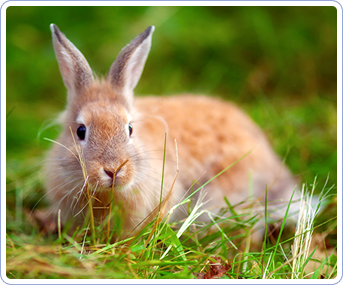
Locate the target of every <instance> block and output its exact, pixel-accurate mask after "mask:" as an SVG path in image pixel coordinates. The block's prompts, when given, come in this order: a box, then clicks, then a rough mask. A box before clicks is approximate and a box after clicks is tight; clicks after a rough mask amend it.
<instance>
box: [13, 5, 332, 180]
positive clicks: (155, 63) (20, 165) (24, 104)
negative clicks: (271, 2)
mask: <svg viewBox="0 0 345 286" xmlns="http://www.w3.org/2000/svg"><path fill="white" fill-rule="evenodd" d="M336 14H337V11H336V9H335V8H334V7H9V8H7V11H6V17H7V19H6V61H7V63H6V68H7V70H6V84H7V94H6V101H7V106H6V110H7V122H6V126H7V133H6V142H7V150H6V152H7V173H8V176H9V177H10V178H9V177H8V182H11V181H13V180H14V179H13V178H18V177H20V176H23V174H27V172H29V173H30V171H28V170H31V168H32V166H33V165H35V166H39V162H40V160H42V159H43V158H44V153H45V151H46V150H48V149H49V145H50V143H49V142H47V141H45V140H44V139H43V138H44V137H48V138H52V139H55V138H56V136H57V134H58V132H59V128H57V127H55V126H54V127H50V128H45V127H46V126H47V125H49V123H50V122H51V121H52V120H53V119H54V118H55V117H56V116H57V114H58V113H59V112H60V111H62V110H63V109H64V105H65V97H66V89H65V87H64V85H63V82H62V79H61V76H60V73H59V70H58V66H57V62H56V60H55V55H54V51H53V47H52V43H51V35H50V29H49V25H50V23H55V24H57V25H58V27H59V28H60V30H61V31H62V32H63V33H65V35H66V36H67V37H68V38H69V39H70V40H71V41H72V42H73V43H74V44H75V45H76V46H77V47H78V48H79V49H80V51H81V52H82V53H83V54H84V55H85V57H86V59H87V60H88V62H89V63H90V65H91V67H92V68H93V69H94V71H95V72H96V73H97V74H99V75H102V74H106V73H107V71H108V69H109V67H110V65H111V63H112V62H113V60H114V59H115V57H116V55H117V54H118V52H119V51H120V50H121V48H122V47H123V46H124V45H125V44H127V43H128V42H129V41H130V40H131V39H133V38H134V37H135V36H136V35H138V34H139V33H140V32H142V31H143V30H144V29H145V28H146V27H147V26H149V25H155V26H156V30H155V32H154V34H153V43H152V48H151V52H150V55H149V57H148V61H147V64H146V66H145V69H144V73H143V75H142V78H141V80H140V81H139V84H138V86H137V88H136V90H135V92H136V94H140V95H145V94H155V95H162V94H166V95H170V94H175V93H184V92H189V93H201V94H208V95H211V96H218V97H222V98H225V99H227V100H231V101H234V102H236V103H237V104H238V105H239V106H240V107H241V108H242V109H243V110H245V111H246V112H247V113H249V114H250V115H251V117H252V118H253V119H254V120H255V121H256V122H257V123H258V124H259V125H260V126H261V127H262V128H263V129H264V131H265V132H266V134H267V136H268V137H269V139H270V141H271V142H272V145H273V146H274V149H275V150H276V151H277V153H279V155H280V156H281V157H285V156H286V162H287V164H288V165H289V167H290V168H291V169H292V171H293V172H294V174H295V175H296V176H297V177H298V178H299V179H300V181H301V182H305V181H307V182H308V183H312V181H313V178H314V176H315V175H318V177H319V180H320V182H321V183H320V184H321V185H322V184H323V183H324V181H325V180H326V178H327V176H328V175H329V176H330V184H336V163H337V153H336V146H337V142H336V135H337V122H336V119H337V118H336V102H337V100H336V91H337V86H336V84H337V78H336V76H337V73H336V72H337V71H336V67H337V58H336V51H337V50H336V45H337V29H336V20H337V18H336V17H337V15H336Z"/></svg>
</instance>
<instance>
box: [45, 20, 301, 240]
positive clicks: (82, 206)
mask: <svg viewBox="0 0 345 286" xmlns="http://www.w3.org/2000/svg"><path fill="white" fill-rule="evenodd" d="M50 28H51V32H52V39H53V46H54V50H55V54H56V58H57V61H58V65H59V69H60V72H61V76H62V79H63V82H64V84H65V86H66V88H67V91H68V95H67V106H66V110H65V111H63V112H62V114H61V115H60V117H59V122H60V124H61V125H62V126H63V131H62V133H61V134H60V136H59V137H58V139H57V140H56V144H54V145H53V147H52V149H51V150H50V152H49V156H48V159H47V163H46V165H45V172H46V179H47V180H46V190H47V191H46V196H47V197H48V198H49V200H50V202H51V204H52V211H51V213H52V214H53V215H54V216H55V218H56V215H57V212H58V210H61V221H62V223H63V224H64V223H66V222H68V221H69V220H72V219H73V220H76V221H79V222H81V221H83V219H84V216H85V213H86V211H87V210H88V207H87V198H86V195H85V192H86V190H85V185H86V183H87V184H88V185H89V191H90V193H91V195H92V197H93V207H94V210H93V215H94V219H95V220H96V221H97V220H101V218H102V215H104V211H102V208H103V209H104V207H105V206H107V205H109V203H110V200H111V197H112V196H114V198H115V200H116V202H121V203H122V204H123V206H124V208H123V214H122V216H123V221H124V227H123V234H121V235H124V234H127V235H128V233H130V232H131V231H132V230H133V229H135V227H136V226H137V225H138V224H139V223H140V222H141V221H142V220H143V219H144V218H145V217H147V216H148V215H149V214H150V213H151V212H152V211H153V210H154V209H155V208H156V207H157V206H158V205H159V202H160V195H161V183H162V167H163V155H164V138H165V134H167V141H166V152H165V155H166V163H165V173H164V183H163V194H162V197H163V198H164V197H165V196H166V195H167V192H168V191H169V189H170V187H171V186H172V185H173V190H172V194H171V196H170V197H169V205H170V206H173V205H176V204H177V203H178V202H179V201H181V199H182V198H183V197H186V195H188V194H190V193H191V191H190V189H191V186H192V185H193V183H195V182H197V183H198V184H199V185H201V184H204V183H205V182H207V181H208V180H209V179H210V178H212V177H214V176H215V175H216V174H218V173H219V172H221V171H222V170H224V169H225V168H226V167H228V166H229V165H230V164H232V163H234V162H236V161H237V160H239V159H240V158H241V157H243V156H244V158H242V159H241V160H239V161H238V162H237V163H236V164H234V165H233V166H232V167H231V168H230V169H229V170H227V171H226V172H224V173H223V174H222V175H220V176H219V177H217V178H216V179H214V180H212V181H211V182H210V183H209V184H207V185H206V186H204V190H205V196H206V197H205V199H204V200H205V202H207V203H206V204H205V206H204V207H205V208H207V209H208V210H210V211H211V212H214V213H216V212H217V210H219V209H220V208H222V207H225V206H226V203H225V201H224V197H226V198H227V199H228V200H229V202H230V203H231V204H232V205H235V204H237V203H240V202H241V201H243V200H245V199H246V198H247V197H248V196H249V189H250V188H251V186H250V185H252V190H253V193H254V197H255V198H259V199H260V198H261V199H262V198H263V197H264V195H265V190H266V188H267V187H268V194H267V196H268V201H277V200H278V201H279V200H280V201H282V202H284V203H285V204H287V202H289V200H290V197H291V195H292V193H293V191H294V189H295V186H296V180H295V178H294V177H293V175H292V173H291V172H290V171H289V169H288V168H287V167H286V166H285V165H284V164H283V162H282V160H281V159H280V158H279V157H278V156H277V155H276V154H275V152H274V151H273V149H272V147H271V145H270V143H269V141H268V139H267V138H266V136H265V134H264V133H263V132H262V131H261V130H260V128H259V127H258V126H257V125H256V124H255V123H254V122H253V121H252V120H251V119H250V117H249V116H248V115H246V114H245V113H244V112H243V111H241V109H240V108H239V107H237V106H236V105H235V104H233V103H230V102H227V101H224V100H221V99H217V98H213V97H209V96H204V95H194V94H182V95H176V96H159V97H158V96H144V97H134V95H133V89H134V88H135V86H136V85H137V83H138V81H139V78H140V76H141V74H142V71H143V68H144V65H145V62H146V59H147V57H148V53H149V51H150V47H151V38H152V33H153V31H154V29H155V28H154V26H150V27H148V28H147V29H146V30H145V31H144V32H143V33H141V34H139V35H138V36H137V37H136V38H134V39H133V40H132V41H131V42H130V43H129V44H128V45H126V46H125V47H124V48H123V49H122V50H121V52H120V53H119V55H118V56H117V58H116V59H115V61H114V62H113V64H112V65H111V67H110V70H109V72H108V75H107V77H106V78H96V77H95V76H94V74H93V72H92V70H91V68H90V66H89V64H88V62H87V61H86V59H85V58H84V56H83V55H82V54H81V52H80V51H79V50H78V49H77V48H76V47H75V46H74V45H73V44H72V43H71V42H70V41H69V40H68V39H67V38H66V36H65V35H64V34H63V33H62V32H60V30H59V29H58V27H57V26H56V25H55V24H51V26H50ZM175 140H176V142H177V146H178V147H177V150H178V151H177V153H178V167H179V174H178V176H177V179H176V182H175V183H173V181H174V177H175V174H176V160H177V158H176V148H175ZM248 152H249V154H248ZM245 154H247V155H245ZM79 156H81V157H79ZM83 164H84V165H83ZM82 165H83V167H82ZM250 178H251V179H250ZM194 189H195V188H194ZM112 191H113V193H111V192H112ZM285 207H286V206H285ZM180 209H181V210H176V211H175V212H174V213H173V214H172V217H171V218H170V219H171V220H178V219H180V218H183V217H184V216H185V215H186V211H185V209H183V207H181V208H180Z"/></svg>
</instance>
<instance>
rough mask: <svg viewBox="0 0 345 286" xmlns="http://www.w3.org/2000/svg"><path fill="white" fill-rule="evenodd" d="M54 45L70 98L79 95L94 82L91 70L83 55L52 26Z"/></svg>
mask: <svg viewBox="0 0 345 286" xmlns="http://www.w3.org/2000/svg"><path fill="white" fill-rule="evenodd" d="M50 30H51V32H52V37H53V45H54V50H55V54H56V58H57V61H58V63H59V68H60V72H61V75H62V79H63V81H64V83H65V86H66V87H67V89H68V91H69V92H68V94H69V95H68V96H69V97H70V96H72V94H73V95H77V94H79V93H80V92H82V90H83V89H84V88H85V87H86V86H88V85H89V84H90V83H91V82H92V81H93V75H92V71H91V68H90V66H89V64H88V62H87V61H86V59H85V57H84V56H83V55H82V53H81V52H80V51H79V50H78V49H77V48H76V47H75V46H74V45H73V44H72V43H71V42H70V41H69V40H68V39H67V38H66V36H65V35H64V34H63V33H61V32H60V30H59V28H58V27H57V26H56V25H55V24H51V25H50Z"/></svg>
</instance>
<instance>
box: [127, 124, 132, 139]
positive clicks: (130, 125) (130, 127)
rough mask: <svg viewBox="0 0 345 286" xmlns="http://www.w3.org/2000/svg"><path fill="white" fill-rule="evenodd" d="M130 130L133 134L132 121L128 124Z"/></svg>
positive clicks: (130, 133)
mask: <svg viewBox="0 0 345 286" xmlns="http://www.w3.org/2000/svg"><path fill="white" fill-rule="evenodd" d="M128 130H129V136H131V135H132V133H133V126H132V124H130V123H129V125H128Z"/></svg>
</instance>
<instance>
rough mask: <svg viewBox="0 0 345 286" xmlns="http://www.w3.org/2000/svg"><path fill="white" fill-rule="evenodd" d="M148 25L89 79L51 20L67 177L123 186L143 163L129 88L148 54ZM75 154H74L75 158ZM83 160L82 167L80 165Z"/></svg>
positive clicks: (62, 157) (61, 151)
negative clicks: (62, 96)
mask: <svg viewBox="0 0 345 286" xmlns="http://www.w3.org/2000/svg"><path fill="white" fill-rule="evenodd" d="M153 31H154V27H153V26H150V27H148V28H147V29H146V30H145V31H144V32H143V33H142V34H140V35H139V36H137V37H136V38H135V39H133V40H132V41H131V42H130V43H129V44H128V45H127V46H125V47H124V48H123V49H122V51H121V52H120V53H119V55H118V57H117V58H116V59H115V61H114V63H113V64H112V65H111V68H110V70H109V73H108V76H107V78H106V79H101V80H99V79H95V78H94V76H93V73H92V70H91V68H90V66H89V64H88V62H87V61H86V59H85V57H84V56H83V55H82V54H81V52H80V51H79V50H78V49H77V48H76V47H75V46H74V45H73V44H72V43H71V42H70V41H69V40H68V39H67V38H66V37H65V35H64V34H63V33H61V32H60V30H59V29H58V27H57V26H56V25H54V24H52V25H51V32H52V37H53V45H54V50H55V54H56V58H57V61H58V64H59V68H60V72H61V75H62V79H63V81H64V84H65V86H66V88H67V90H68V97H67V108H66V111H65V112H64V113H63V116H62V117H61V121H62V122H61V123H62V125H63V127H64V130H63V132H62V135H61V136H60V138H59V140H58V142H59V143H60V144H61V145H59V146H58V147H55V148H59V150H58V151H56V152H58V153H59V157H60V160H61V163H60V165H61V167H62V168H61V169H62V172H64V173H65V174H64V176H66V177H67V176H70V177H71V179H70V180H71V181H72V180H73V179H74V180H75V181H78V180H79V182H81V181H84V180H86V179H87V180H88V183H90V184H91V185H92V186H95V187H100V189H107V188H111V187H112V185H113V181H114V186H115V188H117V189H121V190H123V189H129V188H131V187H132V185H133V184H135V178H137V177H138V173H139V172H141V171H142V170H141V169H142V168H143V166H141V164H142V163H141V162H142V161H143V160H142V158H140V156H141V155H140V154H141V153H142V152H141V144H140V141H139V139H138V138H137V137H136V135H135V130H134V129H135V126H134V124H133V123H132V122H131V120H132V115H131V114H133V112H134V108H133V89H134V88H135V86H136V84H137V82H138V80H139V78H140V76H141V73H142V70H143V68H144V65H145V61H146V58H147V56H148V53H149V50H150V46H151V37H152V33H153ZM76 157H77V158H78V159H77V160H76ZM83 164H84V168H81V165H83Z"/></svg>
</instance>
